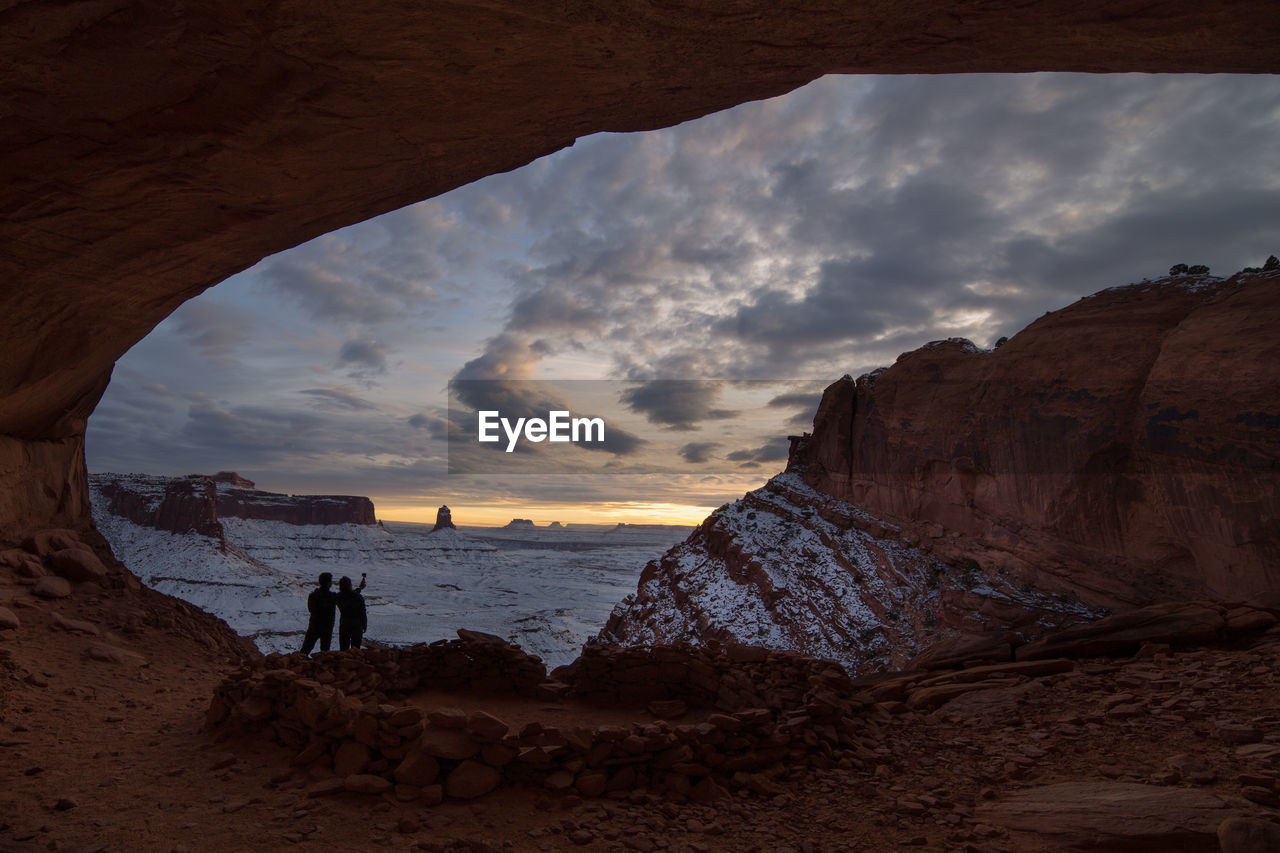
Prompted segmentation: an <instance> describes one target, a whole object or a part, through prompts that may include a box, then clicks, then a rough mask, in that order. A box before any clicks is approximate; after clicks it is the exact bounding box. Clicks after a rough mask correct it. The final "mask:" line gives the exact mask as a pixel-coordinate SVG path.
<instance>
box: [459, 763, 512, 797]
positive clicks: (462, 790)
mask: <svg viewBox="0 0 1280 853" xmlns="http://www.w3.org/2000/svg"><path fill="white" fill-rule="evenodd" d="M501 781H502V774H501V773H499V772H498V771H497V770H495V769H493V768H492V767H490V766H489V765H487V764H482V763H480V762H479V761H464V762H462V763H461V764H459V765H458V766H457V767H455V768H454V770H453V772H452V773H450V774H449V778H448V780H447V781H446V782H445V793H446V794H448V795H449V796H451V797H456V798H458V799H460V800H473V799H475V798H476V797H482V796H484V795H485V794H487V793H489V792H490V791H492V790H493V789H494V788H496V787H498V783H500V782H501Z"/></svg>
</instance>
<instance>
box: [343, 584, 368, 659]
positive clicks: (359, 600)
mask: <svg viewBox="0 0 1280 853" xmlns="http://www.w3.org/2000/svg"><path fill="white" fill-rule="evenodd" d="M362 589H364V578H363V577H361V578H360V586H359V588H358V589H352V588H351V578H348V577H344V578H343V579H342V580H340V581H338V648H339V649H341V650H342V651H344V652H345V651H346V650H347V649H358V648H360V641H361V639H363V638H364V632H365V629H366V628H368V627H369V616H368V613H367V612H366V611H365V607H364V596H363V595H361V594H360V590H362Z"/></svg>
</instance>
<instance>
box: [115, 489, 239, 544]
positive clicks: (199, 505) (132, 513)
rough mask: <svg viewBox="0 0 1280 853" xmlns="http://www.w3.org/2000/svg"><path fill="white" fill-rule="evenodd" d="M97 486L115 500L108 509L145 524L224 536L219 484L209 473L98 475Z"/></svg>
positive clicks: (177, 530) (172, 531)
mask: <svg viewBox="0 0 1280 853" xmlns="http://www.w3.org/2000/svg"><path fill="white" fill-rule="evenodd" d="M90 479H91V481H92V483H93V487H94V488H96V489H97V490H98V491H99V492H101V493H102V495H103V496H105V497H106V498H108V499H109V500H110V501H111V502H110V503H109V504H108V505H107V511H108V512H110V513H112V514H113V515H118V516H121V517H122V518H127V519H129V520H130V521H132V522H133V523H134V524H139V525H142V526H143V527H154V528H156V529H157V530H167V531H169V532H170V533H186V532H188V531H194V532H196V533H199V534H201V535H204V536H213V537H215V538H218V539H221V538H222V525H221V524H219V523H218V509H217V505H218V488H217V485H216V483H214V481H213V480H211V479H210V478H208V477H201V476H198V475H197V476H191V477H146V476H139V475H128V476H125V477H116V476H113V475H109V474H108V475H94V476H93V477H91V478H90Z"/></svg>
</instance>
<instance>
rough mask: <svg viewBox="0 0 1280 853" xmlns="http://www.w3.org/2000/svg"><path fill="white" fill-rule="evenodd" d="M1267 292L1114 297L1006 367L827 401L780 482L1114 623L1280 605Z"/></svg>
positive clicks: (1277, 388) (918, 367)
mask: <svg viewBox="0 0 1280 853" xmlns="http://www.w3.org/2000/svg"><path fill="white" fill-rule="evenodd" d="M1277 327H1280V277H1276V276H1274V275H1268V274H1262V275H1258V274H1242V275H1237V276H1235V277H1233V278H1232V279H1230V280H1228V281H1226V282H1221V283H1218V282H1217V281H1216V280H1213V279H1208V278H1202V279H1186V278H1179V279H1166V280H1161V281H1159V282H1153V283H1148V284H1143V285H1134V286H1129V287H1123V288H1113V289H1111V290H1106V291H1102V292H1100V293H1098V294H1095V295H1094V296H1091V297H1087V298H1085V299H1082V300H1080V301H1079V302H1077V303H1076V304H1074V305H1072V306H1070V307H1068V308H1065V309H1063V310H1061V311H1055V312H1053V313H1051V314H1047V315H1045V316H1044V317H1042V318H1040V319H1039V320H1037V321H1036V322H1034V323H1032V324H1031V325H1030V326H1028V327H1027V328H1026V329H1024V330H1023V331H1022V332H1020V333H1018V335H1016V336H1015V337H1014V338H1013V339H1012V340H1010V341H1009V342H1008V343H1007V344H1005V345H1004V346H1002V347H1001V348H1000V349H998V350H996V351H992V352H987V351H982V350H978V349H977V348H975V347H973V346H972V345H971V344H969V343H968V342H960V341H948V342H941V343H935V344H930V345H928V346H926V347H922V348H921V349H919V350H916V351H914V352H910V353H906V354H905V355H903V356H901V357H900V358H899V359H898V361H897V362H896V363H895V364H894V365H893V366H892V367H890V368H888V369H884V370H879V371H875V372H874V373H871V374H868V375H866V376H863V377H861V378H859V379H858V380H857V381H856V382H855V381H854V380H851V379H849V378H848V377H845V378H844V379H842V380H840V381H839V382H836V383H835V384H834V385H832V386H831V387H829V388H828V389H827V391H826V394H825V395H824V398H823V401H822V404H821V406H820V407H819V410H818V413H817V415H816V417H815V420H814V432H813V435H812V437H808V438H804V439H801V440H798V441H796V442H794V445H793V452H792V458H791V461H790V465H791V467H792V468H793V469H795V470H798V471H801V472H802V473H803V476H804V478H805V480H806V481H807V482H808V483H809V484H811V485H812V486H813V487H814V488H816V489H817V490H819V491H820V492H822V493H824V494H828V495H832V496H835V497H839V498H842V499H845V500H848V501H850V502H852V503H854V504H856V505H857V506H859V507H861V508H863V509H865V510H867V511H868V512H869V513H871V514H872V515H874V516H876V517H878V518H881V519H884V520H886V521H889V522H890V523H892V524H894V525H898V526H900V527H901V528H902V535H903V537H904V540H905V541H914V542H921V541H927V542H929V543H930V544H931V546H932V550H933V553H934V554H936V555H938V556H940V557H942V558H944V559H947V560H949V561H952V562H956V561H961V560H965V559H970V558H973V559H976V560H977V561H978V562H979V563H981V564H982V565H983V566H984V567H986V568H1001V569H1004V570H1007V571H1009V572H1012V573H1015V574H1016V575H1017V576H1019V577H1021V578H1025V579H1026V580H1028V581H1030V582H1032V583H1034V584H1036V585H1038V586H1040V587H1041V588H1044V589H1048V590H1050V591H1053V590H1059V591H1067V592H1072V593H1076V594H1079V595H1080V596H1081V597H1082V598H1083V599H1084V600H1086V601H1088V602H1092V603H1095V604H1101V605H1104V606H1111V607H1118V606H1125V605H1132V604H1136V603H1145V602H1151V601H1158V600H1167V599H1170V598H1186V597H1199V596H1218V597H1250V596H1254V595H1256V594H1259V593H1262V592H1265V591H1267V590H1275V589H1277V588H1280V521H1278V519H1280V429H1277V427H1278V426H1280V408H1278V404H1277V401H1280V339H1277V338H1276V336H1275V331H1274V330H1275V329H1276V328H1277Z"/></svg>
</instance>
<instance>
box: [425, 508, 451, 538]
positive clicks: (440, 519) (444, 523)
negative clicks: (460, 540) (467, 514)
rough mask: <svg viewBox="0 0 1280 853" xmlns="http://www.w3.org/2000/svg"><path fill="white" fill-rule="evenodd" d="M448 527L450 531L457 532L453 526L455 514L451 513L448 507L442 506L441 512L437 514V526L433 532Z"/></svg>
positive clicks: (432, 529)
mask: <svg viewBox="0 0 1280 853" xmlns="http://www.w3.org/2000/svg"><path fill="white" fill-rule="evenodd" d="M446 527H448V528H449V529H450V530H457V528H456V527H454V524H453V513H451V512H449V508H448V507H447V506H442V507H440V509H439V511H438V512H436V526H435V527H433V528H431V532H432V533H435V532H436V531H437V530H443V529H444V528H446Z"/></svg>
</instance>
